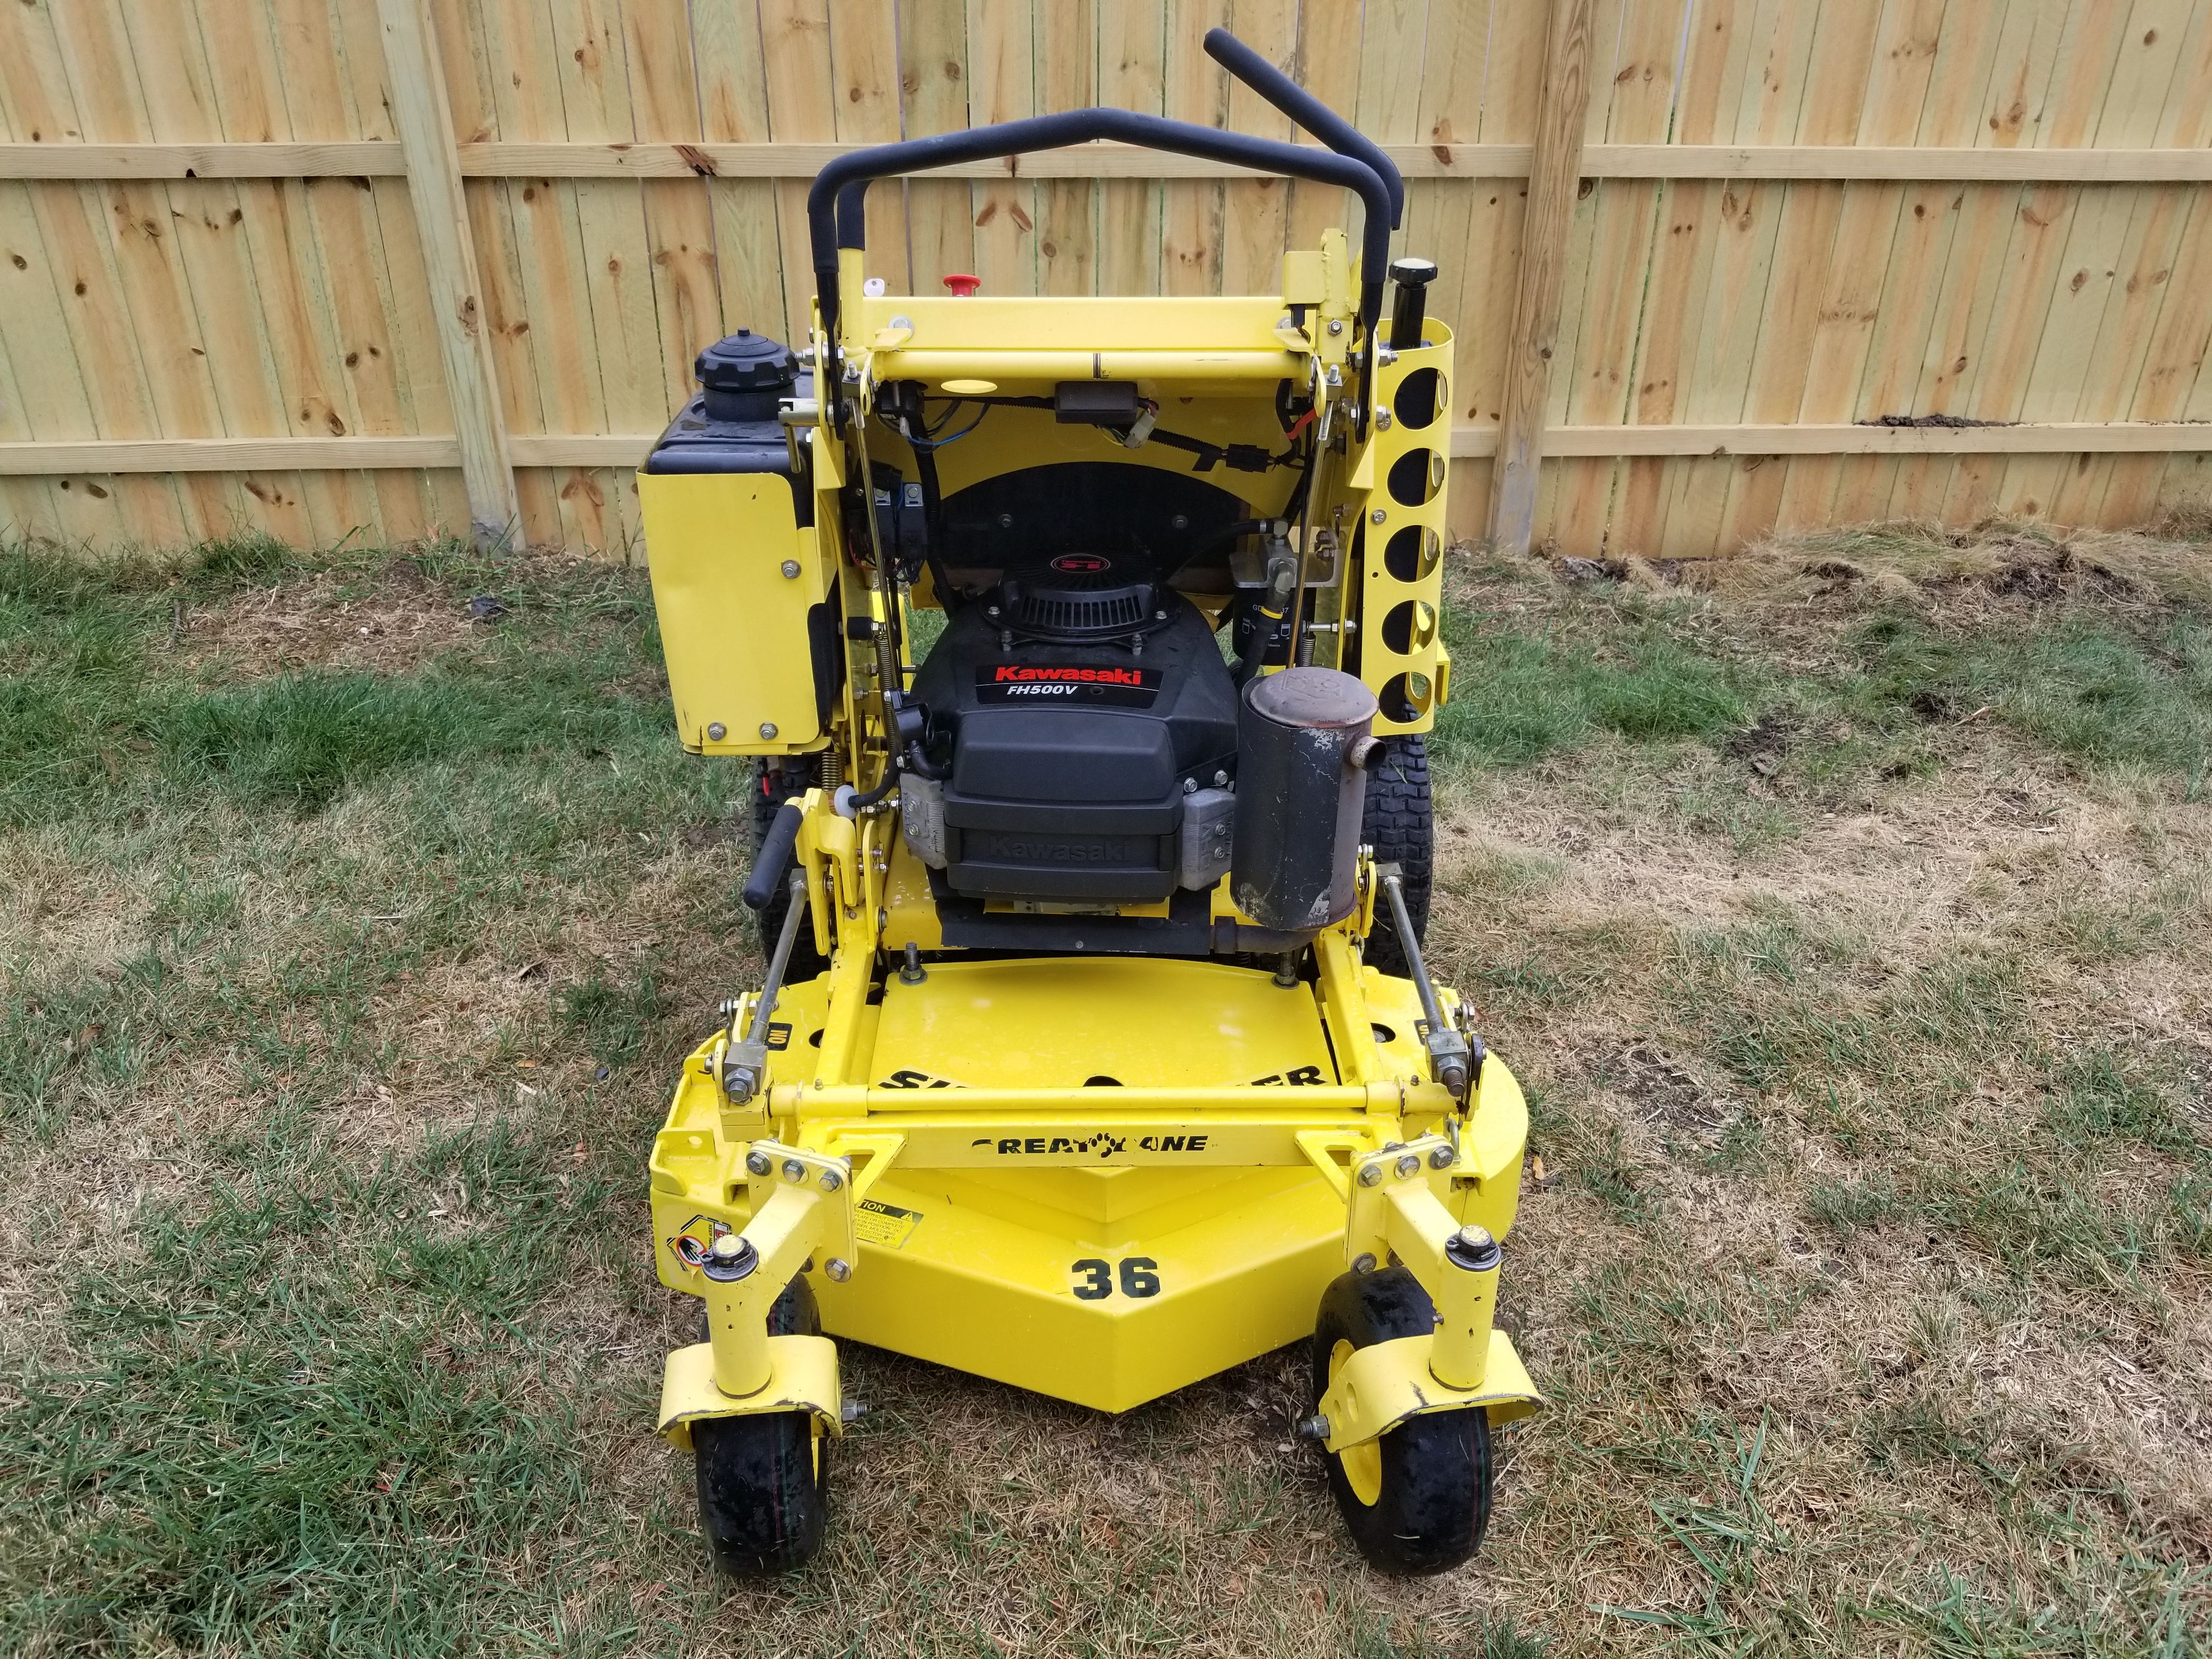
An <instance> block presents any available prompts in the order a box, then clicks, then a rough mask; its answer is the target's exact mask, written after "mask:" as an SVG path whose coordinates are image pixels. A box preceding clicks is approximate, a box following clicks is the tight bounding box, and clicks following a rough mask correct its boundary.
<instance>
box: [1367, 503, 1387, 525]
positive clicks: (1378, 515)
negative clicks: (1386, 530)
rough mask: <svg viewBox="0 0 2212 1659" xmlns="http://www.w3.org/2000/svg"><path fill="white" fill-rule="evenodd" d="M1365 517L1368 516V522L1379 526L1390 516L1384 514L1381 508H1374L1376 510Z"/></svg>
mask: <svg viewBox="0 0 2212 1659" xmlns="http://www.w3.org/2000/svg"><path fill="white" fill-rule="evenodd" d="M1367 516H1368V518H1369V519H1370V520H1372V521H1373V522H1375V523H1376V524H1381V523H1382V522H1383V520H1386V519H1388V518H1389V516H1390V515H1389V513H1385V512H1384V511H1383V509H1382V508H1381V507H1376V509H1375V510H1374V511H1373V512H1372V513H1369V514H1368V515H1367Z"/></svg>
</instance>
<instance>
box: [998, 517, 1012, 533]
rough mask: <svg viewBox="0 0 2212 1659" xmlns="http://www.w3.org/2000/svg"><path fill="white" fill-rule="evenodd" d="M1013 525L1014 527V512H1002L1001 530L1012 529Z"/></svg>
mask: <svg viewBox="0 0 2212 1659" xmlns="http://www.w3.org/2000/svg"><path fill="white" fill-rule="evenodd" d="M1013 527H1014V515H1013V514H1012V513H1000V514H999V528H1000V529H1001V530H1012V528H1013Z"/></svg>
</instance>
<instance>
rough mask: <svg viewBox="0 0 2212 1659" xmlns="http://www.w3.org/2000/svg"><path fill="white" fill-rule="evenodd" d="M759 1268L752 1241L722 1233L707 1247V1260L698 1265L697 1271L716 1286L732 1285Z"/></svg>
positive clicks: (757, 1254) (732, 1234)
mask: <svg viewBox="0 0 2212 1659" xmlns="http://www.w3.org/2000/svg"><path fill="white" fill-rule="evenodd" d="M759 1266H760V1252H759V1251H758V1250H757V1249H754V1248H753V1242H752V1240H750V1239H749V1238H744V1237H740V1236H739V1235H738V1234H736V1233H724V1234H723V1235H722V1236H721V1237H720V1238H718V1239H716V1240H715V1241H714V1243H712V1244H709V1245H708V1247H707V1259H706V1260H705V1261H702V1262H701V1263H700V1264H699V1271H700V1272H702V1273H704V1274H706V1276H707V1277H708V1279H710V1280H712V1281H713V1282H714V1283H715V1284H717V1285H734V1284H736V1283H737V1282H738V1280H739V1279H744V1278H745V1277H747V1276H748V1275H750V1273H752V1271H753V1269H754V1268H756V1267H759Z"/></svg>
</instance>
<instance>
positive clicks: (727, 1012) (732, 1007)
mask: <svg viewBox="0 0 2212 1659" xmlns="http://www.w3.org/2000/svg"><path fill="white" fill-rule="evenodd" d="M736 1012H738V1000H737V999H736V998H735V997H724V998H723V999H722V1000H720V1002H718V1003H716V1004H715V1005H714V1015H715V1018H718V1019H727V1018H729V1017H730V1016H731V1015H732V1014H734V1013H736Z"/></svg>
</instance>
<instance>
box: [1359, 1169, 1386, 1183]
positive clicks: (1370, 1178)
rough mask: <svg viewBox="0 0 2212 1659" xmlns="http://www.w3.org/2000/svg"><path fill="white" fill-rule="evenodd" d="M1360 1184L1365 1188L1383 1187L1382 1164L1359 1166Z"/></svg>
mask: <svg viewBox="0 0 2212 1659" xmlns="http://www.w3.org/2000/svg"><path fill="white" fill-rule="evenodd" d="M1359 1184H1360V1185H1361V1186H1363V1187H1379V1186H1381V1185H1382V1184H1383V1166H1382V1165H1381V1164H1361V1165H1360V1166H1359Z"/></svg>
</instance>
